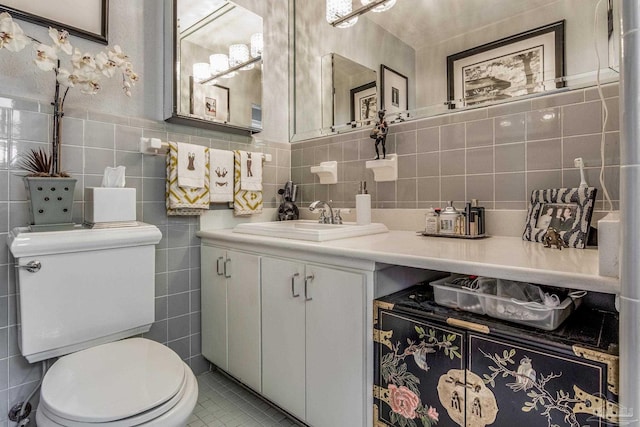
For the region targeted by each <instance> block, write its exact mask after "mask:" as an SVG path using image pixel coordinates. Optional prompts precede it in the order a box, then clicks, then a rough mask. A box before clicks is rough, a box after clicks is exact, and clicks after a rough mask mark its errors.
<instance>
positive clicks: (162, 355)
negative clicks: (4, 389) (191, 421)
mask: <svg viewBox="0 0 640 427" xmlns="http://www.w3.org/2000/svg"><path fill="white" fill-rule="evenodd" d="M197 397H198V387H197V382H196V379H195V376H194V375H193V372H192V371H191V369H190V368H189V367H188V366H187V365H186V364H185V363H184V362H183V361H182V360H180V358H179V357H178V355H177V354H176V353H174V352H173V351H172V350H170V349H169V348H167V347H165V346H163V345H162V344H159V343H156V342H154V341H151V340H148V339H144V338H129V339H125V340H122V341H116V342H111V343H108V344H103V345H100V346H96V347H92V348H89V349H86V350H83V351H80V352H77V353H72V354H69V355H67V356H64V357H62V358H60V359H59V360H58V361H57V362H56V363H55V364H54V365H53V366H52V367H51V369H49V371H48V372H47V374H46V375H45V377H44V380H43V383H42V389H41V392H40V405H39V406H38V409H37V413H36V423H37V425H38V426H39V427H47V426H68V427H73V426H87V425H91V426H113V427H115V426H117V427H129V426H163V427H165V426H166V427H173V426H175V427H178V426H184V425H186V423H187V419H188V418H189V416H190V414H191V412H192V411H193V408H194V406H195V404H196V400H197Z"/></svg>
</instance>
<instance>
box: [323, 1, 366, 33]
mask: <svg viewBox="0 0 640 427" xmlns="http://www.w3.org/2000/svg"><path fill="white" fill-rule="evenodd" d="M352 10H353V9H352V7H351V0H327V15H326V18H327V22H328V23H332V22H333V21H335V20H336V19H340V18H342V17H343V16H345V15H348V14H350V13H351V11H352ZM356 22H358V17H357V16H355V17H353V18H351V19H349V20H348V21H345V22H343V23H342V24H339V25H336V27H338V28H347V27H350V26H352V25H354V24H355V23H356Z"/></svg>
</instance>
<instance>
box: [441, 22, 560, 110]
mask: <svg viewBox="0 0 640 427" xmlns="http://www.w3.org/2000/svg"><path fill="white" fill-rule="evenodd" d="M564 71H565V70H564V21H560V22H556V23H553V24H549V25H546V26H544V27H540V28H536V29H533V30H530V31H526V32H524V33H519V34H516V35H513V36H511V37H507V38H504V39H500V40H497V41H495V42H491V43H487V44H484V45H482V46H478V47H474V48H472V49H469V50H465V51H463V52H460V53H456V54H455V55H450V56H448V57H447V90H448V97H449V105H450V107H451V108H456V107H466V106H471V105H477V104H483V103H486V102H492V101H500V100H504V99H509V98H512V97H514V96H522V95H530V94H535V93H541V92H545V91H548V90H551V89H556V88H559V87H563V86H564V83H563V82H556V81H555V79H556V78H558V77H561V76H564V74H565V72H564Z"/></svg>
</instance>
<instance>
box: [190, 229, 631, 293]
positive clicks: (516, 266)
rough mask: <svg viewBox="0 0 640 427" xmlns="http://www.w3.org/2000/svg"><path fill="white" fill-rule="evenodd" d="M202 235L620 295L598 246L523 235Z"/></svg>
mask: <svg viewBox="0 0 640 427" xmlns="http://www.w3.org/2000/svg"><path fill="white" fill-rule="evenodd" d="M198 235H199V236H200V237H202V238H205V239H206V238H214V239H216V240H222V241H224V242H225V243H226V244H233V242H236V243H237V244H240V245H245V246H247V247H249V246H250V247H252V248H254V250H255V251H260V250H261V249H260V247H261V246H262V247H264V248H265V249H266V250H286V251H296V252H298V253H305V254H307V256H311V255H312V254H314V253H315V254H318V255H322V256H324V257H327V256H334V257H342V258H347V257H349V258H353V259H360V260H367V261H373V262H379V263H385V264H392V265H402V266H408V267H416V268H424V269H429V270H438V271H445V272H452V273H461V274H473V275H479V276H487V277H495V278H500V279H508V280H517V281H523V282H530V283H536V284H541V285H551V286H560V287H566V288H572V289H583V290H587V291H597V292H605V293H612V294H616V293H619V292H620V281H619V279H617V278H612V277H604V276H600V275H599V274H598V250H597V249H590V248H589V249H572V248H565V249H562V250H559V249H555V248H545V247H544V245H543V244H542V243H535V242H528V241H523V240H522V239H521V238H519V237H503V236H491V237H488V238H485V239H479V240H465V239H443V238H439V237H425V236H421V235H419V234H416V233H415V232H412V231H390V232H388V233H382V234H375V235H370V236H362V237H354V238H348V239H340V240H332V241H326V242H304V241H299V240H293V239H286V238H271V237H261V236H252V235H245V234H240V233H233V232H232V231H231V230H202V231H200V232H198Z"/></svg>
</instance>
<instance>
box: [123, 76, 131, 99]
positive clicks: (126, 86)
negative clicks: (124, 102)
mask: <svg viewBox="0 0 640 427" xmlns="http://www.w3.org/2000/svg"><path fill="white" fill-rule="evenodd" d="M122 90H123V91H124V94H125V95H127V96H128V97H129V98H131V83H129V82H128V81H126V80H124V81H123V82H122Z"/></svg>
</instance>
